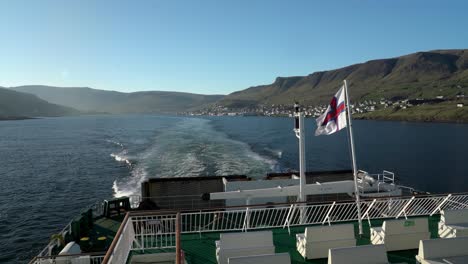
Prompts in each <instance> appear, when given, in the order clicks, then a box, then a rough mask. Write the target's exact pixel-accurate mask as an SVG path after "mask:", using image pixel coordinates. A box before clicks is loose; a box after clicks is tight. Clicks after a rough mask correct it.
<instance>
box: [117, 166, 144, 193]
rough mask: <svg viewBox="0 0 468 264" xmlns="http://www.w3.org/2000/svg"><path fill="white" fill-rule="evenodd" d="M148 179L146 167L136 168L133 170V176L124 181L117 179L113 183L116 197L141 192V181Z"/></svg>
mask: <svg viewBox="0 0 468 264" xmlns="http://www.w3.org/2000/svg"><path fill="white" fill-rule="evenodd" d="M146 179H147V173H146V170H145V168H144V167H139V168H134V169H133V170H132V171H131V176H130V178H128V179H124V180H126V182H124V183H119V182H118V181H117V180H115V181H114V183H113V184H112V189H113V190H114V197H115V198H119V197H122V196H130V195H135V194H140V188H141V183H142V182H143V181H145V180H146Z"/></svg>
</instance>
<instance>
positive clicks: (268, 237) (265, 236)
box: [215, 231, 275, 264]
mask: <svg viewBox="0 0 468 264" xmlns="http://www.w3.org/2000/svg"><path fill="white" fill-rule="evenodd" d="M215 243H216V259H217V260H218V263H220V264H227V263H228V259H229V258H232V257H242V256H255V255H268V254H274V253H275V246H274V245H273V233H272V232H271V231H259V232H242V233H222V234H221V235H220V239H219V240H218V241H216V242H215Z"/></svg>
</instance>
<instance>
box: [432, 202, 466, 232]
mask: <svg viewBox="0 0 468 264" xmlns="http://www.w3.org/2000/svg"><path fill="white" fill-rule="evenodd" d="M438 233H439V237H441V238H452V237H465V236H468V209H464V210H443V211H441V212H440V221H439V230H438Z"/></svg>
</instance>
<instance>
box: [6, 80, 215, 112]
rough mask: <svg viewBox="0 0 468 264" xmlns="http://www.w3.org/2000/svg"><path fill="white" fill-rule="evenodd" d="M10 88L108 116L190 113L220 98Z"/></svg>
mask: <svg viewBox="0 0 468 264" xmlns="http://www.w3.org/2000/svg"><path fill="white" fill-rule="evenodd" d="M11 89H13V90H16V91H20V92H25V93H31V94H35V95H37V96H38V97H40V98H42V99H44V100H47V101H48V102H51V103H55V104H61V105H66V106H70V107H73V108H76V109H79V110H81V111H91V112H106V113H176V112H181V111H189V110H194V109H197V108H198V107H201V106H204V105H206V104H210V103H213V102H216V101H217V100H219V99H220V98H221V97H222V96H220V95H200V94H191V93H180V92H163V91H148V92H134V93H122V92H115V91H105V90H97V89H91V88H83V87H69V88H62V87H52V86H42V85H29V86H19V87H12V88H11Z"/></svg>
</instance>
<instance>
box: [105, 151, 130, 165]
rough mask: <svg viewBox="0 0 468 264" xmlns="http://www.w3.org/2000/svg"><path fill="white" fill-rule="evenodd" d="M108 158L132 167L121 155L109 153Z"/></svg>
mask: <svg viewBox="0 0 468 264" xmlns="http://www.w3.org/2000/svg"><path fill="white" fill-rule="evenodd" d="M110 156H111V157H113V158H114V159H115V160H116V161H118V162H121V163H125V164H127V165H128V166H132V162H131V161H130V160H129V159H128V158H127V157H125V156H124V155H123V154H115V153H111V154H110Z"/></svg>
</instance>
